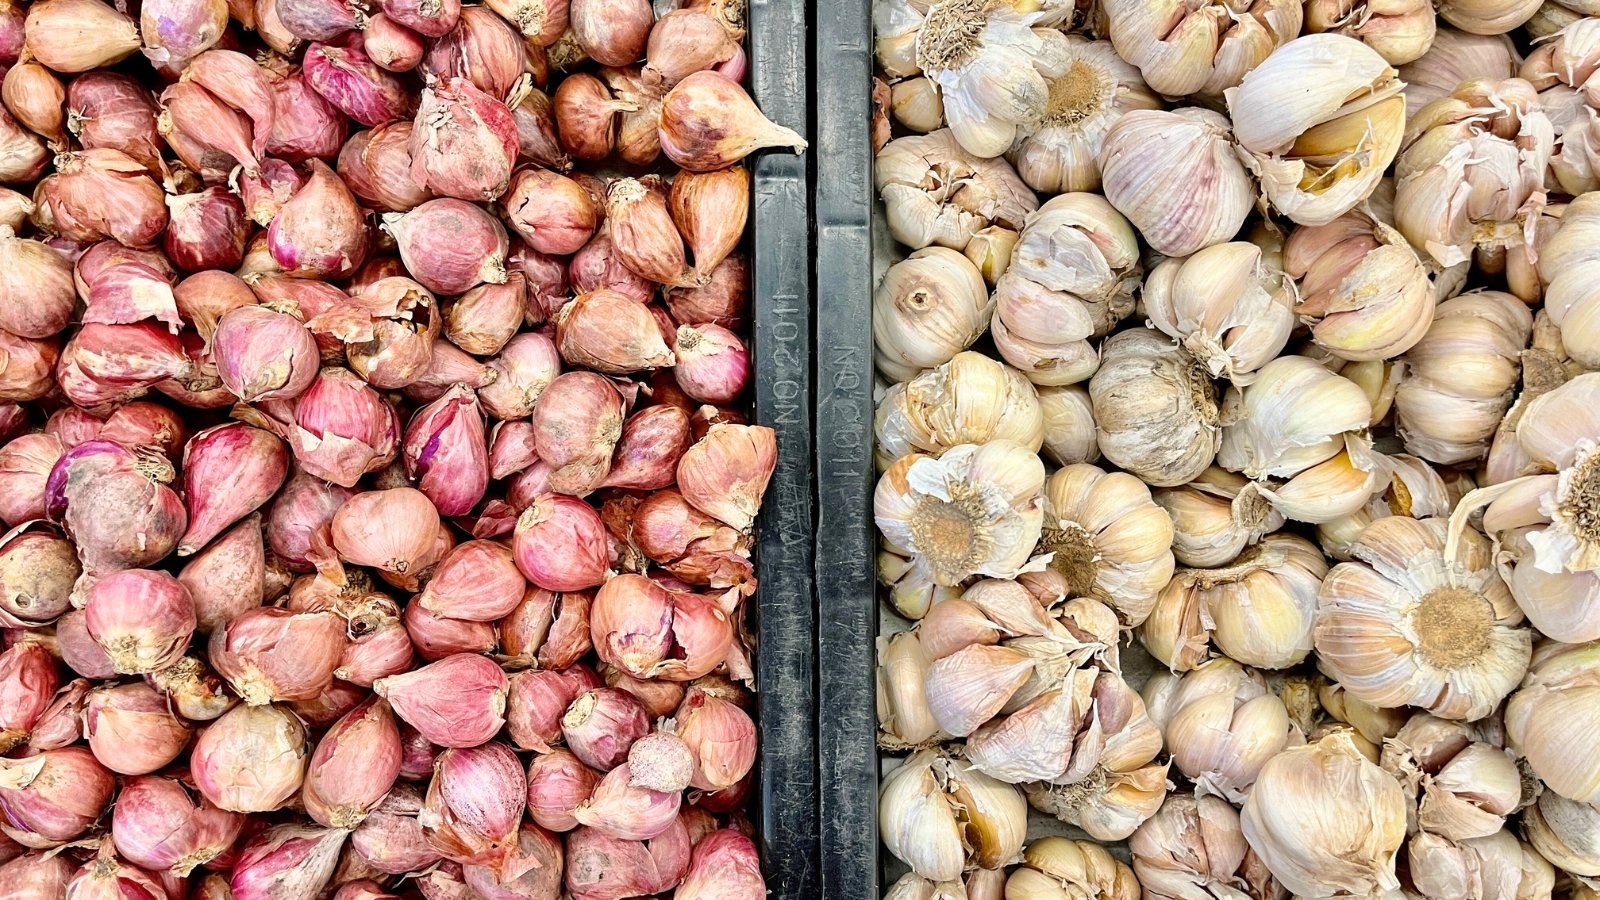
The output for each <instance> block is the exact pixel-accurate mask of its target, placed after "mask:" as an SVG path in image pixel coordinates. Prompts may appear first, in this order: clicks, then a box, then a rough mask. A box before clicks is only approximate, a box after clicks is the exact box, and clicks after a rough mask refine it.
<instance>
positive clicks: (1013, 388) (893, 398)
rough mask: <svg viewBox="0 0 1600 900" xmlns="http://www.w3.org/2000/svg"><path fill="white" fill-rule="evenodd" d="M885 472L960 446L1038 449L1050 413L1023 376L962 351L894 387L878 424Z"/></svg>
mask: <svg viewBox="0 0 1600 900" xmlns="http://www.w3.org/2000/svg"><path fill="white" fill-rule="evenodd" d="M874 432H875V433H876V435H877V438H878V445H877V453H878V455H877V459H878V466H879V467H880V468H887V467H888V465H889V464H890V463H891V462H893V461H895V460H896V459H899V458H900V457H902V456H905V455H906V454H908V453H918V452H921V453H928V454H931V455H934V456H937V455H939V454H940V453H943V452H944V451H945V450H948V449H949V448H951V447H954V446H955V445H957V444H982V443H985V442H987V441H991V440H995V439H1002V440H1008V441H1012V442H1014V443H1018V444H1021V445H1022V446H1024V447H1027V448H1029V449H1030V450H1038V449H1039V446H1040V444H1041V443H1042V442H1043V440H1044V410H1043V409H1042V408H1041V406H1040V403H1039V398H1038V395H1037V394H1036V393H1035V392H1034V389H1033V385H1031V384H1029V383H1028V380H1027V379H1026V378H1023V377H1022V375H1021V373H1019V372H1018V371H1017V370H1016V369H1013V368H1011V367H1010V366H1007V365H1005V364H1003V363H1000V362H996V361H995V360H992V359H990V358H989V357H987V356H984V355H983V354H981V353H973V352H971V351H962V352H960V353H957V354H956V355H955V356H954V357H951V359H950V361H949V362H947V363H945V364H944V365H941V366H938V367H936V368H933V369H929V370H928V371H926V372H923V373H922V374H921V375H918V376H917V377H915V378H913V379H911V380H910V381H907V382H902V383H899V384H896V385H894V386H893V387H891V388H889V390H888V392H887V393H885V394H884V396H883V400H882V401H881V402H880V403H879V404H878V413H877V416H876V420H875V422H874Z"/></svg>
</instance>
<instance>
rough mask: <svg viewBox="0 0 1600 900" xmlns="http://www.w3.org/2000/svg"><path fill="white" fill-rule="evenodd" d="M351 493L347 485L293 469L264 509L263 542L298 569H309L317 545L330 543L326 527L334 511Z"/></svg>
mask: <svg viewBox="0 0 1600 900" xmlns="http://www.w3.org/2000/svg"><path fill="white" fill-rule="evenodd" d="M354 495H355V491H354V490H352V489H351V488H347V487H341V486H339V485H336V484H329V483H328V481H327V480H326V479H323V478H320V477H318V476H316V475H312V474H310V473H309V472H307V471H305V470H304V469H296V470H295V472H294V474H293V475H290V476H289V481H288V483H287V484H285V485H284V486H283V490H281V491H279V492H278V496H277V499H275V500H273V501H272V507H271V508H270V509H269V510H268V511H267V543H268V544H269V545H270V546H271V548H272V552H273V554H274V555H276V556H277V557H278V558H279V559H281V560H283V561H284V562H286V563H288V564H289V565H290V566H292V567H295V568H297V569H299V570H301V571H307V570H310V569H311V567H312V562H313V560H312V554H314V553H316V552H317V551H316V548H317V546H318V545H319V544H320V545H321V546H322V547H324V548H326V549H331V548H332V546H333V543H332V542H333V539H332V537H331V534H330V533H329V532H328V531H327V529H328V528H329V526H331V525H332V524H333V516H334V513H337V512H338V511H339V507H341V506H343V505H344V502H345V501H346V500H349V499H350V498H351V497H352V496H354Z"/></svg>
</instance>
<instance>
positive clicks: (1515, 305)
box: [1395, 291, 1533, 464]
mask: <svg viewBox="0 0 1600 900" xmlns="http://www.w3.org/2000/svg"><path fill="white" fill-rule="evenodd" d="M1532 330H1533V315H1532V314H1531V313H1529V312H1528V308H1527V306H1526V305H1525V304H1523V303H1522V301H1520V300H1518V299H1517V298H1515V297H1513V296H1511V295H1510V294H1505V293H1501V292H1498V291H1481V292H1478V293H1473V294H1464V295H1462V296H1460V297H1456V298H1453V299H1451V300H1446V301H1445V302H1443V303H1441V304H1439V307H1438V309H1437V310H1435V312H1434V320H1433V324H1432V325H1431V326H1430V327H1429V328H1428V333H1427V334H1426V335H1424V336H1423V338H1422V340H1421V341H1419V342H1417V345H1416V346H1414V347H1412V348H1411V350H1410V351H1409V352H1407V353H1406V355H1405V358H1404V363H1405V367H1406V368H1405V372H1404V375H1403V376H1402V378H1401V381H1400V386H1399V388H1398V389H1396V391H1395V411H1396V415H1395V430H1396V431H1398V432H1399V434H1400V437H1401V438H1403V439H1404V440H1405V443H1406V450H1407V451H1408V452H1410V453H1414V454H1416V455H1417V456H1420V457H1422V458H1423V459H1426V460H1428V461H1430V462H1436V463H1446V464H1455V463H1463V462H1469V461H1471V460H1474V459H1477V458H1479V457H1481V456H1483V455H1484V454H1485V453H1487V452H1488V450H1489V442H1490V440H1491V439H1492V438H1493V436H1494V432H1495V428H1496V427H1497V426H1498V425H1499V423H1500V420H1501V418H1502V417H1504V416H1505V413H1506V409H1507V407H1509V406H1510V405H1511V392H1512V389H1513V388H1514V387H1515V386H1516V384H1517V376H1518V375H1519V366H1518V364H1517V362H1518V356H1519V354H1520V353H1521V352H1522V350H1523V349H1524V348H1525V347H1527V345H1528V338H1529V335H1530V333H1531V332H1532Z"/></svg>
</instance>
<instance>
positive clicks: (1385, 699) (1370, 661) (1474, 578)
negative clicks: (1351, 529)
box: [1313, 516, 1533, 721]
mask: <svg viewBox="0 0 1600 900" xmlns="http://www.w3.org/2000/svg"><path fill="white" fill-rule="evenodd" d="M1445 532H1446V525H1445V521H1444V520H1442V519H1428V520H1426V521H1419V520H1417V519H1411V518H1407V517H1405V516H1389V517H1387V518H1382V519H1379V520H1377V521H1376V522H1373V523H1372V524H1371V525H1369V526H1368V527H1367V529H1366V531H1364V532H1362V534H1361V538H1360V539H1359V540H1357V541H1356V543H1355V545H1354V546H1353V547H1352V548H1351V554H1352V555H1353V556H1355V558H1356V559H1357V560H1359V562H1347V563H1340V564H1339V565H1337V566H1334V567H1333V569H1332V571H1330V572H1329V573H1328V576H1327V578H1326V579H1324V580H1323V583H1322V590H1321V592H1320V593H1319V595H1318V605H1317V623H1316V630H1315V632H1314V635H1313V640H1314V643H1315V645H1316V650H1317V663H1318V665H1319V666H1320V667H1321V669H1322V671H1323V672H1325V673H1327V675H1328V677H1330V678H1333V679H1334V680H1336V681H1338V682H1339V683H1340V684H1342V685H1344V687H1345V689H1346V690H1348V691H1349V692H1350V693H1351V694H1353V695H1355V696H1356V697H1359V698H1361V699H1362V700H1365V701H1366V702H1368V703H1371V704H1373V705H1375V706H1385V707H1395V706H1417V707H1421V708H1423V709H1427V710H1429V711H1431V712H1433V713H1434V714H1435V715H1438V716H1442V717H1444V718H1449V719H1466V720H1469V721H1471V720H1475V719H1481V718H1483V717H1484V716H1487V715H1489V714H1490V713H1492V712H1494V710H1495V709H1496V708H1498V707H1499V705H1500V701H1501V700H1503V699H1505V696H1506V695H1507V694H1509V693H1510V692H1511V690H1512V689H1513V688H1514V687H1516V685H1517V683H1518V681H1520V680H1521V678H1522V673H1523V672H1524V671H1525V670H1526V669H1527V666H1528V659H1529V657H1530V656H1531V655H1532V652H1533V636H1532V634H1531V633H1530V632H1529V631H1528V629H1527V628H1525V627H1521V623H1522V611H1521V610H1520V609H1518V608H1517V604H1516V601H1515V600H1514V599H1513V598H1512V596H1511V591H1510V590H1509V589H1508V588H1507V587H1506V585H1505V583H1504V582H1502V581H1501V580H1500V576H1499V575H1498V574H1496V572H1495V569H1494V560H1493V554H1492V552H1491V549H1490V546H1489V542H1488V541H1486V540H1484V539H1483V538H1482V537H1480V536H1479V535H1478V534H1477V533H1476V532H1473V533H1470V534H1467V535H1465V538H1466V539H1465V540H1464V541H1463V542H1461V544H1460V545H1459V552H1458V553H1457V555H1456V556H1455V557H1454V558H1453V559H1451V560H1449V561H1446V559H1445V557H1444V546H1445Z"/></svg>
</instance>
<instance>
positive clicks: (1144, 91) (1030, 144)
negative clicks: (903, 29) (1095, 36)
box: [895, 34, 1161, 194]
mask: <svg viewBox="0 0 1600 900" xmlns="http://www.w3.org/2000/svg"><path fill="white" fill-rule="evenodd" d="M1065 50H1066V55H1067V59H1068V64H1067V68H1066V71H1065V72H1063V73H1062V74H1060V75H1058V76H1055V77H1053V78H1047V79H1046V80H1045V81H1046V85H1047V90H1048V92H1049V93H1048V100H1047V102H1046V104H1045V109H1044V113H1043V115H1042V116H1041V117H1040V118H1039V120H1038V121H1037V122H1035V123H1024V124H1023V125H1022V126H1021V128H1020V129H1019V133H1018V139H1017V143H1016V146H1015V147H1013V148H1011V151H1010V153H1009V158H1010V159H1011V161H1012V162H1013V163H1015V164H1016V166H1017V174H1018V175H1020V176H1021V177H1022V180H1023V181H1025V182H1027V183H1028V186H1029V187H1031V188H1033V189H1034V190H1036V191H1039V192H1040V193H1044V194H1065V193H1069V192H1072V191H1093V190H1096V189H1097V188H1099V187H1100V163H1099V156H1100V148H1101V146H1102V145H1103V144H1104V143H1105V137H1106V132H1107V131H1109V130H1110V129H1111V126H1112V125H1113V124H1114V123H1115V122H1116V121H1117V120H1118V119H1119V118H1121V117H1122V115H1123V114H1124V113H1126V112H1129V111H1131V110H1135V109H1160V108H1161V98H1160V97H1158V96H1156V94H1155V93H1154V92H1152V91H1151V90H1150V88H1148V87H1147V86H1146V85H1145V83H1144V79H1143V78H1142V77H1140V75H1139V70H1138V69H1136V68H1134V67H1133V66H1131V65H1129V64H1128V63H1126V62H1124V61H1123V60H1122V58H1121V57H1119V56H1117V53H1116V50H1114V49H1113V48H1112V46H1111V44H1110V42H1108V41H1091V40H1088V39H1086V38H1084V37H1082V36H1081V35H1076V34H1069V35H1067V43H1066V47H1065ZM895 91H896V92H895V96H896V110H897V112H898V109H899V96H900V88H899V86H898V85H897V86H896V89H895ZM902 121H904V120H902ZM906 124H908V125H909V123H906ZM935 127H937V126H935ZM922 130H929V129H922Z"/></svg>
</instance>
